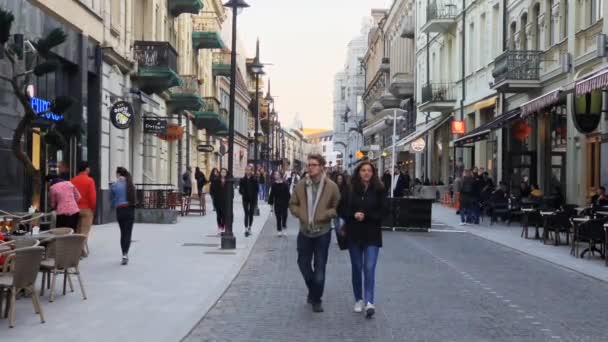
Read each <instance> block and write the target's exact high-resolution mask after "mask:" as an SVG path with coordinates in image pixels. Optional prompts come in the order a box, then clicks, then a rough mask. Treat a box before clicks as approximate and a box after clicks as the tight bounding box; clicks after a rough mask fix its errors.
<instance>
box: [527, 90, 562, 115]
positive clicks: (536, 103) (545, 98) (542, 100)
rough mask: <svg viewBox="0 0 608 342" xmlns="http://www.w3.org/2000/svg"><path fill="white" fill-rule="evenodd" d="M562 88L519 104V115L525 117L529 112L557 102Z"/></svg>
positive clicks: (531, 112) (534, 111) (532, 112)
mask: <svg viewBox="0 0 608 342" xmlns="http://www.w3.org/2000/svg"><path fill="white" fill-rule="evenodd" d="M561 93H562V89H561V88H560V89H556V90H554V91H552V92H549V93H547V94H544V95H541V96H539V97H537V98H535V99H534V100H531V101H528V102H526V103H524V104H522V105H521V116H522V117H526V116H528V115H530V114H534V113H536V112H538V111H540V110H541V109H543V108H547V107H549V106H551V105H553V104H556V103H557V102H559V98H560V95H561Z"/></svg>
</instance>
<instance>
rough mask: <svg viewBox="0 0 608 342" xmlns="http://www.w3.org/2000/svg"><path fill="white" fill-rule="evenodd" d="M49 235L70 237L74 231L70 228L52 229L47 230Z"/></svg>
mask: <svg viewBox="0 0 608 342" xmlns="http://www.w3.org/2000/svg"><path fill="white" fill-rule="evenodd" d="M49 233H51V234H53V235H70V234H74V229H72V228H53V229H50V230H49Z"/></svg>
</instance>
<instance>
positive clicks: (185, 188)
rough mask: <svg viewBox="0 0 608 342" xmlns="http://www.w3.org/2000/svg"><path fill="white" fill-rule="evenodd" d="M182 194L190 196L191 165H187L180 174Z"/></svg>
mask: <svg viewBox="0 0 608 342" xmlns="http://www.w3.org/2000/svg"><path fill="white" fill-rule="evenodd" d="M182 194H183V196H184V197H190V196H192V167H190V166H187V167H186V172H184V174H183V175H182Z"/></svg>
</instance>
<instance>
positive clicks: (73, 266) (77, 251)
mask: <svg viewBox="0 0 608 342" xmlns="http://www.w3.org/2000/svg"><path fill="white" fill-rule="evenodd" d="M85 239H86V236H84V235H81V234H72V235H63V236H58V237H56V238H55V239H54V240H53V242H52V243H53V245H54V249H55V250H54V255H51V257H50V258H47V259H45V260H43V261H42V263H41V264H40V271H41V272H42V290H41V294H42V295H43V294H44V283H45V280H46V279H48V278H47V277H50V278H51V295H50V302H53V301H54V300H55V283H56V281H57V275H58V274H63V294H64V295H65V294H66V287H67V282H68V281H69V283H70V288H71V290H72V292H73V291H74V288H73V286H72V279H71V277H70V276H71V275H75V276H76V277H77V279H78V283H79V285H80V292H81V293H82V299H85V300H86V299H87V295H86V293H85V290H84V285H83V283H82V277H81V275H80V269H79V268H78V265H79V264H80V255H81V254H82V247H83V245H84V241H85Z"/></svg>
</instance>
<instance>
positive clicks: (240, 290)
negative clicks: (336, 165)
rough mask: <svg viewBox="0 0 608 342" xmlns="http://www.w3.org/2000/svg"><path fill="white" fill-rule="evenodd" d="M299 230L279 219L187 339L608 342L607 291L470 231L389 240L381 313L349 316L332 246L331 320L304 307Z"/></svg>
mask: <svg viewBox="0 0 608 342" xmlns="http://www.w3.org/2000/svg"><path fill="white" fill-rule="evenodd" d="M296 226H297V223H296V222H295V220H294V219H293V218H290V221H289V227H290V228H289V236H288V237H287V238H279V237H276V236H275V231H274V220H273V218H270V219H269V221H268V222H267V223H266V225H265V228H264V231H263V233H262V236H261V237H260V239H259V240H258V242H257V244H256V246H254V250H253V253H252V255H251V257H250V259H249V260H248V262H247V263H246V264H245V266H244V268H243V269H242V271H241V273H240V275H239V276H238V277H237V278H236V279H235V281H234V282H233V284H232V285H231V286H230V287H229V288H228V290H227V291H226V293H225V294H224V295H223V296H222V298H221V300H220V301H219V302H218V303H217V304H216V305H215V307H213V308H212V309H211V310H210V311H209V312H208V314H207V315H206V316H205V317H204V318H203V319H202V320H201V322H200V323H199V324H198V325H197V326H196V327H195V328H194V329H193V331H192V332H191V334H190V335H189V336H188V337H187V338H186V339H185V341H188V342H190V341H248V342H253V341H256V342H257V341H260V342H262V341H265V342H267V341H286V342H287V341H289V342H296V341H315V342H316V341H462V342H465V341H466V342H471V341H475V342H483V341H530V342H532V341H535V342H537V341H598V342H599V341H606V340H608V329H606V322H605V319H604V314H603V313H605V312H607V310H608V286H607V285H606V284H605V283H603V282H600V281H597V280H594V279H591V278H589V277H586V276H583V275H581V274H579V273H576V272H573V271H569V270H566V269H564V268H561V267H558V266H555V265H554V264H551V263H548V262H544V261H541V260H539V259H537V258H534V257H530V256H528V255H525V254H521V253H518V252H516V251H514V250H512V249H509V248H506V247H502V246H500V245H498V244H495V243H492V242H489V241H487V240H484V239H482V238H479V237H475V236H473V235H471V234H468V233H462V232H458V231H456V230H452V231H451V228H450V227H444V228H447V229H442V231H441V232H431V233H403V232H386V233H385V246H384V248H383V249H382V251H381V255H380V259H379V265H378V274H377V306H378V312H377V315H376V317H375V318H374V319H373V320H365V318H364V317H363V316H362V315H360V314H355V313H353V312H352V304H353V300H352V294H351V293H352V290H351V285H350V264H349V259H348V254H347V253H346V252H341V251H339V249H338V248H337V246H336V245H335V243H333V242H332V247H331V251H330V259H329V260H330V261H329V265H328V272H327V277H328V279H327V284H326V292H325V297H324V306H325V313H322V314H314V313H312V311H311V309H310V306H309V305H307V304H306V298H305V294H306V292H305V287H304V283H303V281H302V278H301V275H300V273H299V271H298V268H297V265H296V246H295V241H296V239H295V237H296V236H295V234H296Z"/></svg>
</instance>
